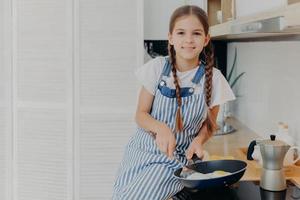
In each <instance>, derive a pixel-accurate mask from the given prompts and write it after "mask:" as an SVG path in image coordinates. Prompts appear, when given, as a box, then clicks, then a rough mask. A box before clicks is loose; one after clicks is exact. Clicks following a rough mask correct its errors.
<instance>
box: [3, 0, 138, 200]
mask: <svg viewBox="0 0 300 200" xmlns="http://www.w3.org/2000/svg"><path fill="white" fill-rule="evenodd" d="M142 12H143V5H142V1H138V0H128V1H121V0H115V1H98V0H0V200H104V199H110V197H111V192H112V186H113V181H114V176H115V173H116V171H117V167H118V165H119V163H120V159H121V158H122V154H123V149H124V146H125V144H126V143H127V142H128V139H129V137H130V135H132V134H133V133H134V128H135V124H134V120H133V119H134V112H135V108H136V99H137V89H138V85H137V82H136V79H135V77H134V76H133V71H134V69H135V68H136V67H137V66H139V65H141V64H142V63H143V61H142V58H143V31H142V30H143V27H142V23H143V17H142V16H143V13H142Z"/></svg>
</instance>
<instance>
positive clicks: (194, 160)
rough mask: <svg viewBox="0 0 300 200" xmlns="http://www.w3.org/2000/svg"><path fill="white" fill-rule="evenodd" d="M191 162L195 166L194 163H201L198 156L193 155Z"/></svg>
mask: <svg viewBox="0 0 300 200" xmlns="http://www.w3.org/2000/svg"><path fill="white" fill-rule="evenodd" d="M192 161H193V163H194V164H196V163H199V162H202V159H201V158H198V156H197V155H196V154H193V156H192Z"/></svg>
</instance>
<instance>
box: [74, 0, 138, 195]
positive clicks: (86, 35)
mask: <svg viewBox="0 0 300 200" xmlns="http://www.w3.org/2000/svg"><path fill="white" fill-rule="evenodd" d="M78 8H79V10H78V11H79V13H80V14H79V18H78V31H79V32H78V46H77V47H78V48H77V51H78V55H79V56H77V57H78V58H79V59H78V60H77V62H78V63H77V65H76V66H77V68H76V69H77V70H76V71H77V72H78V73H77V77H76V78H75V80H78V83H77V84H78V87H76V89H78V91H76V92H75V94H77V95H78V98H76V99H78V105H79V106H78V108H79V110H78V111H77V112H76V113H78V115H76V117H77V118H76V120H77V122H76V124H78V127H77V128H78V131H77V132H76V133H77V136H78V138H77V141H78V143H77V145H78V156H77V162H76V163H77V165H76V169H77V171H78V173H76V174H78V177H77V179H76V180H78V183H79V185H78V193H77V195H76V196H77V200H99V199H110V197H111V192H112V186H113V181H114V176H115V173H116V171H117V167H118V164H119V162H120V159H121V157H122V154H123V149H124V146H125V144H126V143H127V141H128V139H129V136H130V135H132V134H133V132H134V127H135V125H134V120H133V119H134V112H135V106H136V93H137V84H136V79H135V77H134V76H133V71H134V69H135V68H136V67H137V63H138V64H141V63H142V62H141V61H139V58H142V55H141V54H142V52H143V51H142V50H143V49H142V47H143V46H142V41H143V39H142V32H141V30H142V26H141V22H142V20H143V18H142V15H141V13H139V12H141V11H142V3H141V1H138V0H128V1H122V0H117V1H95V0H79V1H78ZM139 50H140V51H139ZM76 149H77V148H76Z"/></svg>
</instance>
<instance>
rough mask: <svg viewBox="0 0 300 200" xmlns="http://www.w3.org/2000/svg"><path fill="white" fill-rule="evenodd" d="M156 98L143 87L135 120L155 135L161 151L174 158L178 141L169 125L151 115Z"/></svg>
mask: <svg viewBox="0 0 300 200" xmlns="http://www.w3.org/2000/svg"><path fill="white" fill-rule="evenodd" d="M153 99H154V96H153V95H152V94H150V93H149V92H148V91H147V90H146V89H145V88H144V87H142V89H141V91H140V95H139V100H138V106H137V111H136V115H135V120H136V122H137V124H138V125H139V126H140V127H141V128H143V129H145V130H146V131H148V132H150V133H154V135H155V137H154V138H155V142H156V144H157V146H158V148H159V150H160V151H161V152H162V153H164V154H166V155H167V156H168V157H170V158H172V157H173V153H174V151H175V146H176V139H175V136H174V134H173V133H172V130H171V129H170V128H169V127H168V125H167V124H165V123H163V122H160V121H158V120H156V119H154V118H153V117H152V116H151V115H150V114H149V113H150V110H151V107H152V103H153Z"/></svg>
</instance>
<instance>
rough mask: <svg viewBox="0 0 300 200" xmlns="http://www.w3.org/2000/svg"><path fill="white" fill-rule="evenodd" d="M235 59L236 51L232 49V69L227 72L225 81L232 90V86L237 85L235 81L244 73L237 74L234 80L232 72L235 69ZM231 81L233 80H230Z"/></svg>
mask: <svg viewBox="0 0 300 200" xmlns="http://www.w3.org/2000/svg"><path fill="white" fill-rule="evenodd" d="M236 58H237V49H236V48H235V49H234V58H233V63H232V67H231V69H230V71H229V74H228V76H226V79H227V81H228V83H229V85H230V87H231V88H233V86H234V85H235V84H236V83H237V81H238V80H239V79H240V78H241V77H242V76H243V75H244V74H245V72H242V73H240V74H238V75H237V76H236V77H235V78H233V77H232V76H233V71H234V69H235V68H236ZM231 79H233V80H231Z"/></svg>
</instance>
